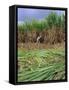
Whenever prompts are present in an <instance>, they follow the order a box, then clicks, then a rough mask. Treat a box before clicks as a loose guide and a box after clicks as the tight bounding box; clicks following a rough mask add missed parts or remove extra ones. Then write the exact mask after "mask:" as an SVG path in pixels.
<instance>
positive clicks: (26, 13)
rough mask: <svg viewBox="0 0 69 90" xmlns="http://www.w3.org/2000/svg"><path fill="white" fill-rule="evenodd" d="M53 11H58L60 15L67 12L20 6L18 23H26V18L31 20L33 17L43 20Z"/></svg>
mask: <svg viewBox="0 0 69 90" xmlns="http://www.w3.org/2000/svg"><path fill="white" fill-rule="evenodd" d="M51 12H56V13H57V14H58V15H61V14H64V13H65V11H62V10H48V9H47V10H46V9H45V10H43V9H29V8H18V23H24V22H25V21H26V20H29V21H30V20H32V19H36V20H41V19H43V18H45V17H46V16H48V15H49V14H50V13H51Z"/></svg>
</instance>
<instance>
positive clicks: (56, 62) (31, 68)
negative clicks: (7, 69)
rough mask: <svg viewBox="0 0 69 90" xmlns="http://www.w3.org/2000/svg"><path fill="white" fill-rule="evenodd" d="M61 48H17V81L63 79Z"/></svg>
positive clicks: (63, 63) (62, 53)
mask: <svg viewBox="0 0 69 90" xmlns="http://www.w3.org/2000/svg"><path fill="white" fill-rule="evenodd" d="M64 52H65V51H64V49H63V48H53V49H40V50H39V49H36V50H22V49H20V48H19V49H18V82H26V81H40V80H62V79H65V53H64Z"/></svg>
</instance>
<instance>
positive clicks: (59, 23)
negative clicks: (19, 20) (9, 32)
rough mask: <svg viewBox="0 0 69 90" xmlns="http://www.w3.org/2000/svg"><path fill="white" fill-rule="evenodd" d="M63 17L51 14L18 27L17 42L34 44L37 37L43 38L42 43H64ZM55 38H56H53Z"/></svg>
mask: <svg viewBox="0 0 69 90" xmlns="http://www.w3.org/2000/svg"><path fill="white" fill-rule="evenodd" d="M64 30H65V16H64V14H62V15H57V14H56V13H54V12H51V13H50V14H49V15H48V16H47V17H45V18H44V19H43V20H36V19H33V20H32V21H27V20H26V22H24V23H23V24H21V25H18V41H19V42H22V43H24V42H29V41H30V42H35V41H36V38H37V36H38V35H40V34H41V36H43V37H42V38H43V40H44V43H51V44H54V43H58V42H62V41H64ZM55 36H56V37H55Z"/></svg>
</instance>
